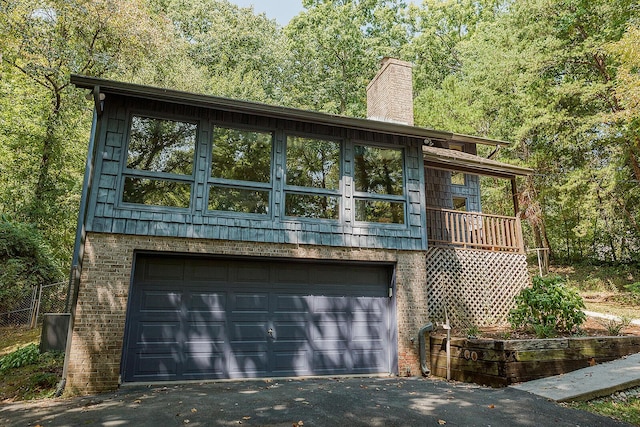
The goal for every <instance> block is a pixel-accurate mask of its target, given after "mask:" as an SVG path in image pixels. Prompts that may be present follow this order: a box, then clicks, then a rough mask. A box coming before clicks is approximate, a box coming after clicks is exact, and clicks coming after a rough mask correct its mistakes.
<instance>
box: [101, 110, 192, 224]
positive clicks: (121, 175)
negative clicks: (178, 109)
mask: <svg viewBox="0 0 640 427" xmlns="http://www.w3.org/2000/svg"><path fill="white" fill-rule="evenodd" d="M135 116H137V117H142V118H146V119H154V120H166V121H173V122H183V123H191V124H194V125H195V126H196V135H195V146H194V147H193V159H192V165H193V167H192V170H191V175H182V174H174V173H169V172H158V171H148V170H144V169H130V168H128V167H127V160H128V158H129V144H130V143H131V125H132V123H133V118H134V117H135ZM106 132H108V130H107V131H106ZM201 138H202V120H200V119H194V118H193V117H190V116H187V115H183V114H170V113H168V114H161V113H158V112H157V111H149V110H144V109H131V110H129V111H128V112H127V120H126V126H125V130H124V144H123V149H122V153H120V159H119V160H120V161H119V163H120V167H119V168H118V177H117V182H116V189H117V192H118V193H117V194H118V197H117V199H116V203H115V204H114V207H115V208H125V209H140V210H144V211H154V212H158V211H160V212H162V211H166V212H172V213H187V212H193V211H194V210H195V203H194V199H195V198H196V187H197V184H198V183H197V182H196V181H197V180H196V176H197V175H196V173H197V169H198V168H197V163H198V150H199V147H200V145H201ZM105 141H106V136H105ZM128 177H133V178H141V179H145V178H146V179H153V180H162V181H172V182H180V183H184V184H189V185H190V186H191V193H190V195H189V206H188V207H176V206H164V205H146V204H143V203H133V202H125V201H124V200H123V198H124V184H125V180H126V179H127V178H128Z"/></svg>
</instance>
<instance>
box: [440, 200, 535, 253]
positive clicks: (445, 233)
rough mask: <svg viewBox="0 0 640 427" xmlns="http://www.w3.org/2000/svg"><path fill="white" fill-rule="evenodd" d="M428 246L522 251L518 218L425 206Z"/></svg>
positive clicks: (522, 243)
mask: <svg viewBox="0 0 640 427" xmlns="http://www.w3.org/2000/svg"><path fill="white" fill-rule="evenodd" d="M427 240H428V243H429V245H433V246H445V247H459V248H466V249H481V250H487V251H494V252H513V253H522V254H523V253H524V241H523V239H522V226H521V224H520V218H517V217H508V216H502V215H488V214H484V213H479V212H462V211H456V210H451V209H441V208H434V207H427Z"/></svg>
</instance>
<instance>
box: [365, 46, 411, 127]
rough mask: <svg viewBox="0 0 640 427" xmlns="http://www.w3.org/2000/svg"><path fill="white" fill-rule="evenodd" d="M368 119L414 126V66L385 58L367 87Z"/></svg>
mask: <svg viewBox="0 0 640 427" xmlns="http://www.w3.org/2000/svg"><path fill="white" fill-rule="evenodd" d="M367 118H369V119H373V120H382V121H387V122H397V123H404V124H407V125H411V126H413V81H412V77H411V64H410V63H408V62H405V61H400V60H397V59H393V58H384V59H383V60H382V63H381V67H380V71H378V73H377V74H376V76H375V77H374V78H373V79H372V80H371V82H370V83H369V84H368V85H367Z"/></svg>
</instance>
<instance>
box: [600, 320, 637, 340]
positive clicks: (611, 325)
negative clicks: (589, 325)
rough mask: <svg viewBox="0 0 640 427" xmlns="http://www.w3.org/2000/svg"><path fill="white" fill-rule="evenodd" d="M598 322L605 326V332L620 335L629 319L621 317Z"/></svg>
mask: <svg viewBox="0 0 640 427" xmlns="http://www.w3.org/2000/svg"><path fill="white" fill-rule="evenodd" d="M600 323H601V324H602V326H604V327H605V328H606V330H607V334H609V335H612V336H616V335H622V330H623V329H624V328H626V327H628V326H629V325H630V324H631V319H630V318H628V317H622V318H620V320H617V319H603V320H600Z"/></svg>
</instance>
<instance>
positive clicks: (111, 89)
mask: <svg viewBox="0 0 640 427" xmlns="http://www.w3.org/2000/svg"><path fill="white" fill-rule="evenodd" d="M71 83H73V84H74V85H75V86H77V87H79V88H84V89H91V90H93V91H94V98H95V99H96V100H97V99H98V95H102V94H105V95H108V94H116V95H124V96H130V97H135V98H142V99H150V100H155V101H163V102H172V103H178V104H183V105H191V106H196V107H204V108H214V109H218V110H223V111H229V112H237V113H247V114H256V115H261V116H265V117H271V118H276V119H284V120H300V121H304V122H307V123H315V124H320V125H328V126H337V127H343V128H349V129H356V130H364V131H373V132H381V133H387V134H393V135H398V136H406V137H410V138H420V139H424V140H437V141H443V142H468V143H473V144H484V145H493V146H496V145H498V146H504V145H509V143H508V142H505V141H498V140H494V139H487V138H480V137H476V136H470V135H462V134H456V133H453V132H446V131H439V130H434V129H429V128H423V127H415V126H409V125H404V124H401V123H391V122H384V121H378V120H370V119H362V118H355V117H346V116H339V115H335V114H327V113H318V112H315V111H307V110H300V109H296V108H288V107H281V106H276V105H270V104H262V103H257V102H250V101H241V100H237V99H230V98H222V97H217V96H211V95H202V94H196V93H191V92H182V91H177V90H172V89H164V88H159V87H153V86H144V85H138V84H133V83H123V82H117V81H113V80H105V79H100V78H96V77H87V76H81V75H77V74H72V75H71ZM100 99H102V98H100ZM96 102H97V101H96Z"/></svg>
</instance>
